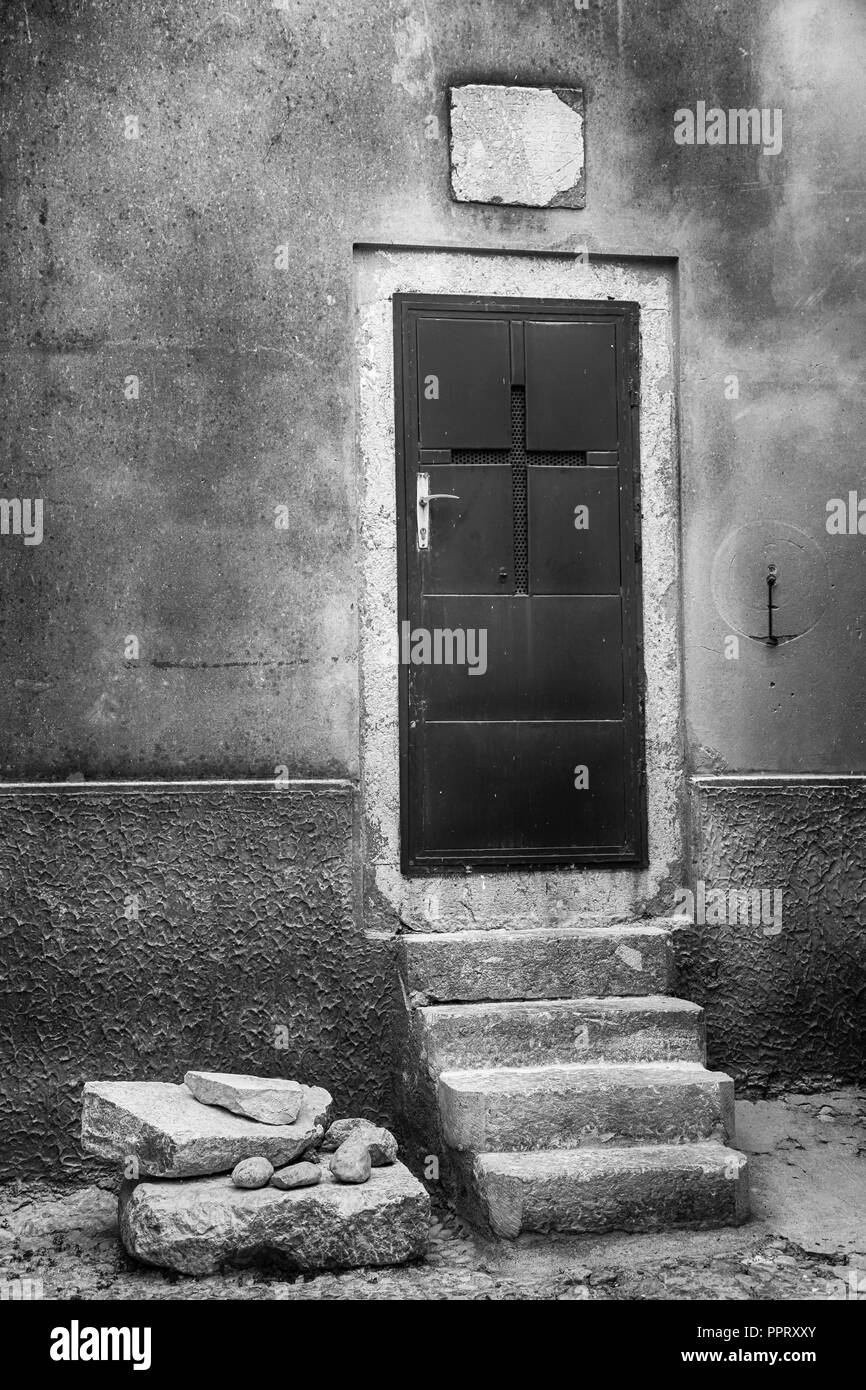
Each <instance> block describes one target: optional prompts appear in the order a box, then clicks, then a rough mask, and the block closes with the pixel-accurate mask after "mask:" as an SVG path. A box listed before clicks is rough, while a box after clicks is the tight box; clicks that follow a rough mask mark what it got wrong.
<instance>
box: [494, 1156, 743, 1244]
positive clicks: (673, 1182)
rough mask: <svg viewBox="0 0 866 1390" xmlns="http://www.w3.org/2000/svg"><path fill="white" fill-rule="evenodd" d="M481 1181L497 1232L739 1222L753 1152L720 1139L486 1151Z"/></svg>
mask: <svg viewBox="0 0 866 1390" xmlns="http://www.w3.org/2000/svg"><path fill="white" fill-rule="evenodd" d="M473 1182H474V1186H475V1189H476V1193H477V1196H478V1198H479V1199H480V1202H481V1205H482V1209H483V1211H484V1213H485V1215H486V1216H487V1219H488V1221H489V1222H490V1225H491V1227H492V1229H493V1230H494V1232H495V1233H496V1234H497V1235H499V1236H507V1237H512V1238H513V1237H515V1236H518V1235H519V1234H520V1233H521V1231H540V1232H546V1231H572V1232H581V1231H585V1232H600V1231H657V1230H662V1229H663V1228H665V1227H676V1226H678V1227H702V1226H703V1227H706V1226H739V1225H741V1224H742V1223H743V1222H744V1221H745V1220H747V1218H748V1215H749V1170H748V1159H747V1158H746V1155H745V1154H742V1153H739V1152H738V1151H737V1150H735V1149H728V1148H725V1146H724V1145H722V1144H718V1143H698V1144H658V1145H655V1144H654V1145H651V1146H650V1145H647V1146H636V1147H630V1148H605V1149H557V1150H555V1151H547V1150H545V1151H542V1152H535V1153H486V1154H480V1155H478V1157H477V1158H476V1159H475V1163H474V1166H473Z"/></svg>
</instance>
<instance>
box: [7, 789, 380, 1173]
mask: <svg viewBox="0 0 866 1390" xmlns="http://www.w3.org/2000/svg"><path fill="white" fill-rule="evenodd" d="M352 849H353V789H352V787H351V786H350V785H348V784H345V783H342V784H341V783H328V782H320V783H301V784H299V783H294V784H288V785H286V786H284V787H280V788H277V787H275V786H274V784H273V783H235V784H220V783H189V784H181V785H178V784H175V785H170V784H169V785H162V786H159V785H157V784H138V785H136V784H118V785H113V786H109V785H106V784H103V785H101V786H92V785H91V786H88V785H86V784H84V785H81V786H77V787H76V786H62V787H57V786H54V787H47V786H38V787H37V786H31V787H8V786H7V787H5V788H2V789H0V936H2V946H0V954H2V961H3V966H2V972H0V973H2V979H0V1091H2V1114H3V1139H2V1144H0V1174H2V1175H3V1176H11V1177H17V1176H23V1175H27V1174H33V1173H37V1172H43V1173H49V1174H51V1175H52V1176H55V1177H58V1176H61V1175H65V1174H69V1175H73V1174H77V1173H80V1172H82V1171H85V1170H86V1169H88V1168H89V1167H90V1166H91V1165H90V1164H89V1162H88V1161H86V1160H84V1158H83V1156H82V1154H81V1151H80V1147H79V1142H78V1129H79V1126H80V1091H81V1086H82V1083H83V1082H84V1081H85V1080H88V1079H93V1078H98V1077H106V1078H115V1077H129V1078H141V1079H149V1078H164V1079H167V1080H170V1079H177V1080H181V1079H182V1077H183V1073H184V1071H185V1070H186V1069H187V1068H189V1067H193V1066H197V1067H210V1068H213V1069H215V1070H244V1071H246V1070H249V1071H256V1072H264V1073H266V1074H276V1075H285V1076H294V1077H298V1078H299V1079H301V1080H303V1081H308V1082H313V1081H315V1082H318V1083H319V1084H321V1085H323V1086H326V1087H327V1088H328V1089H329V1090H330V1091H331V1092H332V1093H333V1095H334V1098H335V1101H336V1102H337V1105H338V1107H339V1110H340V1111H341V1112H342V1113H343V1114H353V1113H358V1112H361V1113H365V1114H370V1115H375V1116H377V1117H381V1118H382V1119H384V1120H387V1119H388V1118H389V1115H390V1104H389V1087H390V1070H391V1066H390V1055H389V1043H388V1040H389V1036H390V1032H389V989H390V952H389V950H388V948H387V946H386V945H377V944H376V943H371V942H370V941H368V940H367V939H366V938H365V937H364V935H363V933H362V931H361V929H360V927H359V926H357V925H356V921H355V912H354V894H353V874H352ZM136 899H137V905H136ZM136 912H137V916H136ZM279 1028H284V1029H285V1032H284V1033H283V1034H277V1032H276V1030H277V1029H279ZM277 1041H279V1042H285V1044H286V1046H285V1047H284V1048H282V1049H280V1048H278V1047H276V1046H275V1043H276V1042H277Z"/></svg>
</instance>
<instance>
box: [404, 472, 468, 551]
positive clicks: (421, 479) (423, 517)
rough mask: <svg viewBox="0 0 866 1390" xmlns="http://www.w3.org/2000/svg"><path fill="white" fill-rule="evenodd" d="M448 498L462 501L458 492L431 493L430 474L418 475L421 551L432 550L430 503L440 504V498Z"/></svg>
mask: <svg viewBox="0 0 866 1390" xmlns="http://www.w3.org/2000/svg"><path fill="white" fill-rule="evenodd" d="M446 497H447V498H450V499H451V500H452V501H454V502H459V501H460V498H459V497H458V496H457V493H456V492H431V491H430V474H429V473H419V474H418V484H417V492H416V506H415V516H416V521H417V525H418V549H419V550H429V548H430V503H431V502H438V501H439V499H440V498H446Z"/></svg>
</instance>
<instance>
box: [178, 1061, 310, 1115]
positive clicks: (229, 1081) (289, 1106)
mask: <svg viewBox="0 0 866 1390" xmlns="http://www.w3.org/2000/svg"><path fill="white" fill-rule="evenodd" d="M183 1082H184V1085H185V1086H186V1087H187V1089H188V1090H190V1091H191V1092H192V1094H193V1095H194V1096H195V1098H196V1100H198V1101H201V1103H202V1105H220V1106H222V1108H223V1109H224V1110H231V1111H232V1113H233V1114H235V1115H246V1117H247V1119H248V1120H259V1121H260V1123H261V1124H263V1125H293V1124H294V1123H295V1120H296V1119H297V1118H298V1115H299V1114H300V1112H301V1106H302V1104H303V1101H304V1088H303V1086H302V1085H301V1084H300V1082H299V1081H287V1080H286V1079H285V1078H284V1077H281V1076H245V1075H243V1074H241V1073H239V1072H225V1071H188V1072H187V1073H186V1075H185V1077H184V1078H183Z"/></svg>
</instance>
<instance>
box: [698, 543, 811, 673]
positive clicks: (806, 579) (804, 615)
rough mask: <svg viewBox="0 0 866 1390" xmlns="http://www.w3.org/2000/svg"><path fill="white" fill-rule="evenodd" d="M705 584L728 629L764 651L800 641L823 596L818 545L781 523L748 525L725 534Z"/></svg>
mask: <svg viewBox="0 0 866 1390" xmlns="http://www.w3.org/2000/svg"><path fill="white" fill-rule="evenodd" d="M710 585H711V591H712V595H713V602H714V603H715V605H716V608H717V609H718V611H719V613H720V614H721V615H722V617H723V618H724V620H725V622H726V623H728V624H729V625H730V627H731V630H732V631H733V632H736V633H738V634H739V635H740V636H741V637H748V638H749V639H750V640H751V641H754V642H764V643H767V644H768V645H769V646H780V645H781V644H782V643H784V642H793V641H795V640H796V639H797V638H798V637H803V636H805V634H806V633H807V632H809V631H810V630H811V629H812V628H813V627H814V626H815V624H816V623H817V622H818V621H819V619H820V618H821V616H822V614H823V613H824V609H825V608H826V606H827V599H828V596H829V576H828V572H827V563H826V561H825V559H824V556H823V554H822V553H821V549H820V546H819V545H818V543H817V542H816V541H814V540H813V539H812V537H811V536H809V535H807V534H806V532H805V531H800V530H799V529H798V528H797V527H796V526H789V525H787V523H785V522H782V521H759V522H750V523H748V524H747V525H745V526H738V527H737V528H736V530H734V531H731V532H729V534H728V535H727V536H726V537H725V539H724V540H723V541H722V544H721V545H720V546H719V548H718V550H717V551H716V554H715V557H714V559H713V567H712V574H711V578H710Z"/></svg>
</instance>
